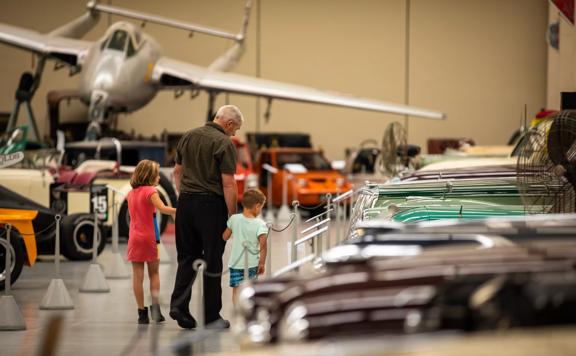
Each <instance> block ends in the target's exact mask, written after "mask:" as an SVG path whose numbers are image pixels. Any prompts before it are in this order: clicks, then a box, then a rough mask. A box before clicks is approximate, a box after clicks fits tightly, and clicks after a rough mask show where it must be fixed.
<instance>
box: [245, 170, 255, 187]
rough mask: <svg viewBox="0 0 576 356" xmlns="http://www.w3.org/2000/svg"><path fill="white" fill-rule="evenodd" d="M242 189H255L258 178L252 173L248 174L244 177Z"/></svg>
mask: <svg viewBox="0 0 576 356" xmlns="http://www.w3.org/2000/svg"><path fill="white" fill-rule="evenodd" d="M244 187H245V188H244V189H257V188H258V176H257V175H256V174H254V173H250V174H248V176H246V182H245V186H244Z"/></svg>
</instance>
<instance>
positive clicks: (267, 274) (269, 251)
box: [266, 222, 272, 278]
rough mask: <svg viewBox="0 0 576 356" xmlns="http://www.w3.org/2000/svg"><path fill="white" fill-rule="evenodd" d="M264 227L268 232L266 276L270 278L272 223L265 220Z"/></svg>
mask: <svg viewBox="0 0 576 356" xmlns="http://www.w3.org/2000/svg"><path fill="white" fill-rule="evenodd" d="M266 227H267V228H268V233H266V247H267V251H266V278H270V276H272V243H271V242H270V231H271V230H272V223H271V222H267V223H266Z"/></svg>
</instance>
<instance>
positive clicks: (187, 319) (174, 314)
mask: <svg viewBox="0 0 576 356" xmlns="http://www.w3.org/2000/svg"><path fill="white" fill-rule="evenodd" d="M168 315H170V317H171V318H172V319H174V320H176V323H178V326H179V327H181V328H182V329H194V328H195V327H196V320H195V319H194V318H193V317H192V315H186V314H184V313H182V312H181V311H180V310H178V309H172V310H170V313H168Z"/></svg>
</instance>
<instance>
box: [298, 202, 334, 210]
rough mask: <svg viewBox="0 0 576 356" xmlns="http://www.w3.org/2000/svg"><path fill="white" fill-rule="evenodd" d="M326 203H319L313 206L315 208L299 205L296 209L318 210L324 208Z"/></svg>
mask: <svg viewBox="0 0 576 356" xmlns="http://www.w3.org/2000/svg"><path fill="white" fill-rule="evenodd" d="M326 203H327V202H324V203H320V204H318V205H315V206H303V205H299V206H298V207H299V208H301V209H304V210H316V209H318V208H321V207H323V206H325V205H326Z"/></svg>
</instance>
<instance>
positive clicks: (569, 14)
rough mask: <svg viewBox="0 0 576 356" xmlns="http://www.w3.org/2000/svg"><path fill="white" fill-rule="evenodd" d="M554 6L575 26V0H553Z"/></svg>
mask: <svg viewBox="0 0 576 356" xmlns="http://www.w3.org/2000/svg"><path fill="white" fill-rule="evenodd" d="M552 2H553V3H554V5H556V7H557V8H558V10H560V12H562V13H563V14H564V16H566V19H568V21H570V22H571V23H572V25H574V0H552Z"/></svg>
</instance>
